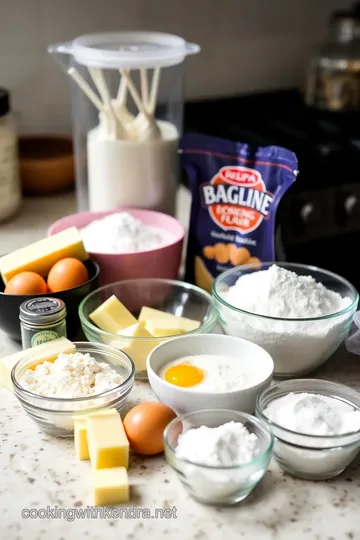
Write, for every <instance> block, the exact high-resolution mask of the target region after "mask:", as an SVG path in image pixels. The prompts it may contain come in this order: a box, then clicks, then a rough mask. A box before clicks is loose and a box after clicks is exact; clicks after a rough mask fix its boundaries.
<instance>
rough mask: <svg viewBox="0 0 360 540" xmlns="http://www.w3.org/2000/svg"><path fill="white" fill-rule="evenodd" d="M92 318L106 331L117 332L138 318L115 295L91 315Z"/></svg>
mask: <svg viewBox="0 0 360 540" xmlns="http://www.w3.org/2000/svg"><path fill="white" fill-rule="evenodd" d="M89 317H90V319H91V320H92V321H93V322H94V323H95V324H96V325H97V326H98V327H99V328H100V329H101V330H104V332H110V333H111V334H116V333H117V332H119V331H120V330H122V329H123V328H126V327H127V326H130V325H132V324H135V323H136V322H137V320H136V319H135V317H134V316H133V315H132V314H131V313H130V311H129V310H128V309H126V307H125V306H124V304H123V303H122V302H120V300H119V299H118V298H116V296H115V295H113V296H110V298H108V299H107V300H105V302H103V303H102V304H101V305H100V306H99V307H98V308H96V309H95V310H94V311H93V312H92V313H90V315H89Z"/></svg>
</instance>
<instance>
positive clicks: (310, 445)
mask: <svg viewBox="0 0 360 540" xmlns="http://www.w3.org/2000/svg"><path fill="white" fill-rule="evenodd" d="M290 392H292V393H303V392H306V393H310V394H321V395H323V396H327V397H331V398H335V399H339V400H341V401H343V402H345V403H347V404H348V405H351V406H352V407H354V408H355V409H357V410H360V394H359V393H358V392H356V391H355V390H353V389H352V388H349V387H348V386H345V385H343V384H338V383H334V382H331V381H324V380H321V379H293V380H289V381H283V382H281V383H279V384H275V385H273V386H271V387H269V388H268V389H266V390H264V391H263V392H262V393H261V394H259V396H258V398H257V403H256V415H257V417H258V418H259V419H260V420H262V421H263V422H266V423H267V424H268V426H269V428H270V429H271V430H272V432H273V435H274V458H275V460H276V461H277V463H278V464H279V466H280V467H281V468H282V469H283V470H284V471H285V472H287V473H289V474H291V475H292V476H297V477H298V478H303V479H305V480H326V479H328V478H333V477H334V476H337V475H339V474H340V473H342V472H343V471H344V470H345V469H346V468H347V467H348V466H349V465H350V463H351V462H352V461H353V460H354V458H355V457H356V455H357V454H358V452H359V450H360V430H359V431H355V432H351V433H345V434H343V435H331V436H329V435H306V434H304V433H299V432H296V431H291V430H289V429H286V428H284V427H282V426H281V425H278V424H276V423H275V422H273V421H271V420H270V419H269V417H268V416H267V414H266V412H265V410H266V407H267V406H268V405H269V404H270V403H271V402H272V401H274V400H275V399H278V398H280V397H283V396H286V395H287V394H289V393H290Z"/></svg>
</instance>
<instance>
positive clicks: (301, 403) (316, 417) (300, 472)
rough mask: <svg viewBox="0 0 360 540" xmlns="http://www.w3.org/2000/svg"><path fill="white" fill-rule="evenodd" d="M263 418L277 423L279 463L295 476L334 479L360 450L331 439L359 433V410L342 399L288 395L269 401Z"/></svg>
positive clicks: (275, 445) (311, 395) (276, 442)
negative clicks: (332, 477)
mask: <svg viewBox="0 0 360 540" xmlns="http://www.w3.org/2000/svg"><path fill="white" fill-rule="evenodd" d="M264 415H265V416H266V417H268V418H269V420H271V421H272V422H274V425H273V431H274V435H275V444H274V455H275V457H276V459H277V461H278V462H279V463H280V465H281V466H282V467H283V468H284V469H285V470H287V471H288V472H290V473H292V474H294V475H295V476H300V477H303V478H313V479H321V478H328V477H331V476H335V475H336V474H339V473H340V472H342V471H343V470H344V469H345V468H346V467H347V466H348V465H349V464H350V463H351V461H352V460H353V459H354V458H355V456H356V454H357V453H358V451H359V444H356V443H355V444H349V442H347V443H346V442H345V443H344V445H342V444H341V440H336V441H334V439H332V437H334V436H341V435H344V436H345V435H346V434H349V433H352V432H356V431H359V430H360V411H359V410H358V409H357V408H355V407H353V406H352V405H350V404H349V403H346V402H344V401H342V400H340V399H336V398H333V397H328V396H324V395H322V394H316V393H289V394H287V395H285V396H282V397H279V398H277V399H274V400H273V401H272V402H270V403H269V405H268V406H267V407H266V408H265V410H264ZM275 424H276V426H279V427H280V428H283V429H284V430H289V432H287V431H282V430H281V429H279V428H278V427H276V426H275Z"/></svg>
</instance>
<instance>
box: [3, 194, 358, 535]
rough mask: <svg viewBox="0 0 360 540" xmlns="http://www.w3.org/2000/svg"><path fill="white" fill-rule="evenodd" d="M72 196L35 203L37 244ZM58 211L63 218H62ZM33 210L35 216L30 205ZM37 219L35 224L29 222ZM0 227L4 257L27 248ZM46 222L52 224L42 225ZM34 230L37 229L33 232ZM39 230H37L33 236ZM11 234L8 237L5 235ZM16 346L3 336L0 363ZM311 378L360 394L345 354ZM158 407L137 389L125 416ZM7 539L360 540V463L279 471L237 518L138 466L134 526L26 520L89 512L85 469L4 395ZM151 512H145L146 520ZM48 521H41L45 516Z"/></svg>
mask: <svg viewBox="0 0 360 540" xmlns="http://www.w3.org/2000/svg"><path fill="white" fill-rule="evenodd" d="M69 202H70V198H69V196H65V197H64V198H63V199H61V198H60V201H59V198H57V199H56V200H55V201H54V204H55V205H56V208H55V207H54V212H53V213H51V212H49V210H48V208H49V200H44V201H43V202H41V203H39V201H35V203H34V204H35V206H36V205H37V206H36V208H37V210H38V211H39V210H41V208H42V207H44V209H45V207H47V210H46V219H45V220H44V221H43V222H42V225H41V226H42V229H41V227H40V226H39V225H38V224H37V223H38V222H33V223H30V222H29V227H33V231H32V234H30V232H29V230H28V231H27V233H26V234H27V237H28V239H30V238H31V239H32V240H35V239H36V238H39V237H41V235H42V234H44V230H45V227H46V226H47V225H48V223H49V222H50V221H51V219H50V216H52V219H56V217H59V216H60V215H62V214H64V213H66V211H65V212H64V211H62V210H61V204H63V205H64V206H63V208H65V207H66V208H67V213H68V212H69ZM59 205H60V209H59ZM28 207H29V209H30V208H32V206H31V205H30V204H28ZM31 219H33V218H31ZM18 220H20V221H21V226H20V225H19V224H17V221H16V220H15V222H12V223H10V224H9V225H5V226H4V228H1V226H0V252H4V251H5V248H6V247H7V246H11V248H12V249H13V248H14V247H15V246H16V245H22V244H23V243H24V237H22V238H21V234H20V233H21V229H22V227H24V226H25V225H26V216H25V217H24V216H21V215H20V216H19V217H18ZM45 221H46V223H45ZM36 224H37V225H36ZM35 225H36V227H35ZM3 233H5V237H4V235H3ZM18 349H19V345H18V344H15V343H13V342H10V341H9V340H8V339H7V338H6V336H4V334H3V333H1V331H0V357H2V356H4V355H6V354H10V353H11V352H15V351H17V350H18ZM313 376H316V377H321V378H328V379H332V380H335V381H339V382H343V383H346V384H349V385H351V386H355V387H358V386H360V360H359V359H358V357H356V356H352V355H349V354H347V353H346V352H345V351H344V350H343V349H341V350H339V351H338V353H337V354H336V355H335V356H334V357H333V358H332V359H331V360H330V361H329V362H328V363H327V364H326V366H325V367H323V368H321V369H320V370H319V371H318V372H316V373H315V374H314V375H313ZM150 399H154V398H153V396H152V394H151V391H150V389H149V386H148V384H147V383H136V387H135V388H134V390H133V392H132V394H131V396H130V398H129V402H128V404H127V408H129V407H131V406H133V405H134V404H136V403H137V402H139V401H143V400H150ZM0 466H1V474H0V539H1V540H48V539H49V540H50V539H51V540H68V539H69V540H70V539H74V540H82V539H85V540H107V539H109V540H112V539H114V540H115V539H116V540H124V539H125V540H126V539H128V540H145V539H148V538H153V539H154V540H155V538H156V539H174V540H190V539H196V540H205V539H207V538H209V539H211V540H218V539H219V540H220V539H221V540H223V539H224V538H226V539H232V538H234V539H235V538H241V539H246V540H273V539H278V540H290V539H291V540H298V539H304V540H305V539H306V540H351V539H355V540H357V539H360V519H359V502H360V460H357V461H355V462H354V463H353V465H352V466H350V467H349V468H348V470H347V471H345V473H343V474H342V475H341V476H340V477H338V478H335V479H333V480H329V481H326V482H307V481H302V480H297V479H294V478H292V477H290V476H287V475H285V474H283V473H282V472H281V471H280V470H279V468H278V467H277V465H276V464H275V463H274V462H272V463H271V466H270V469H269V471H268V473H267V474H266V476H265V477H264V479H263V481H262V482H261V483H260V485H259V486H258V487H257V488H256V489H255V491H254V492H253V493H252V494H251V495H250V496H249V497H248V499H247V500H245V501H244V502H243V503H241V504H239V505H237V506H234V507H232V508H214V507H207V506H202V505H200V504H198V503H196V502H195V501H193V500H192V499H191V498H189V496H188V495H187V494H186V492H185V491H184V488H183V486H182V485H181V484H180V483H179V481H178V479H177V478H176V476H175V473H174V472H173V471H172V470H171V469H170V468H169V467H168V466H167V464H166V462H165V460H164V458H163V456H159V457H155V458H147V459H139V458H135V457H133V458H132V460H131V467H130V469H129V478H130V483H131V503H130V504H129V505H127V506H126V507H125V508H127V509H129V510H130V509H131V510H132V511H133V513H132V514H130V516H131V517H128V518H127V519H124V518H120V519H114V518H112V517H111V516H110V517H108V516H104V517H98V518H96V519H95V518H93V519H91V518H88V519H81V518H80V517H76V518H75V519H74V521H66V519H64V517H60V518H56V517H55V518H52V519H50V518H48V517H45V518H40V517H38V518H35V519H32V518H25V517H22V513H23V512H24V511H25V512H27V511H28V510H30V509H36V510H40V509H45V510H47V508H48V507H49V508H50V509H55V507H57V508H58V509H66V510H69V509H71V510H73V509H78V510H81V509H86V507H87V505H91V497H90V486H89V478H90V476H89V472H90V465H89V463H88V462H78V461H77V460H76V458H75V452H74V445H73V441H72V440H71V439H70V440H64V439H56V438H53V437H51V436H48V435H46V434H43V433H41V432H40V431H39V430H38V429H37V427H36V425H35V424H34V423H33V422H32V421H31V420H30V419H29V418H28V417H27V415H26V414H25V412H24V411H23V410H22V408H21V406H20V404H19V403H18V402H17V401H16V398H15V397H14V396H13V395H12V394H11V393H9V392H7V391H6V390H3V389H0ZM159 508H168V509H169V510H172V509H173V508H175V511H173V512H170V515H171V517H169V518H168V519H165V518H163V519H161V518H157V519H156V518H151V517H149V518H146V519H144V518H139V517H132V516H134V515H135V512H136V511H137V512H142V511H143V510H144V509H149V511H150V513H151V515H155V512H156V509H159ZM145 512H146V511H145ZM40 515H41V512H40Z"/></svg>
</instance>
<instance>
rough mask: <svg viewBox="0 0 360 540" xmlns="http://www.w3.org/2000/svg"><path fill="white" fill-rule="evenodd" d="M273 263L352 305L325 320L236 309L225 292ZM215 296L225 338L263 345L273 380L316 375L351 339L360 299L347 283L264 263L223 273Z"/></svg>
mask: <svg viewBox="0 0 360 540" xmlns="http://www.w3.org/2000/svg"><path fill="white" fill-rule="evenodd" d="M272 265H276V266H279V267H280V268H285V269H286V270H290V271H291V272H295V273H296V274H298V275H299V276H311V277H313V278H314V279H315V280H316V281H317V282H318V283H322V284H323V285H324V286H325V287H327V288H328V289H330V290H331V291H334V292H336V293H338V294H340V295H341V296H342V297H348V298H349V299H350V300H349V305H348V306H347V307H345V308H343V309H341V310H340V311H337V312H336V313H331V314H329V315H325V316H323V317H310V318H302V319H291V318H286V319H285V318H280V317H270V316H267V315H261V314H258V313H252V312H250V311H245V310H243V309H239V308H236V307H235V306H232V305H231V304H230V303H229V302H228V301H227V300H226V299H225V298H224V293H226V292H227V290H228V289H229V287H232V286H233V285H234V284H235V283H236V281H237V280H238V279H239V278H240V277H241V276H245V275H249V274H252V273H253V272H259V271H263V270H268V269H269V268H270V267H271V266H272ZM212 294H213V298H214V307H215V309H216V312H217V317H218V322H219V324H220V325H221V327H222V329H223V330H224V332H225V334H228V335H230V336H237V337H241V338H243V339H247V340H249V341H252V342H254V343H256V344H257V345H260V347H263V349H265V350H266V351H267V352H268V353H269V354H270V356H271V357H272V359H273V360H274V364H275V377H277V378H284V379H287V378H290V377H300V376H303V375H307V374H308V373H310V372H311V371H314V370H315V369H316V368H318V367H319V366H320V365H321V364H323V363H324V362H326V360H327V359H328V358H330V356H331V355H332V354H333V353H334V352H335V351H336V349H337V348H338V346H339V345H340V344H341V343H342V341H343V340H344V338H345V336H346V335H347V333H348V331H349V329H350V326H351V322H352V319H353V315H354V313H355V311H356V308H357V304H358V301H359V295H358V292H357V290H356V289H355V287H353V285H351V283H349V282H348V281H347V280H346V279H344V278H342V277H341V276H338V275H337V274H333V273H332V272H328V271H327V270H323V269H321V268H317V267H316V266H308V265H306V264H296V263H281V262H264V263H260V264H259V263H256V264H248V265H243V266H237V267H236V268H232V269H230V270H227V271H226V272H223V273H222V274H220V275H219V276H218V277H217V278H216V279H215V281H214V283H213V288H212Z"/></svg>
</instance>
